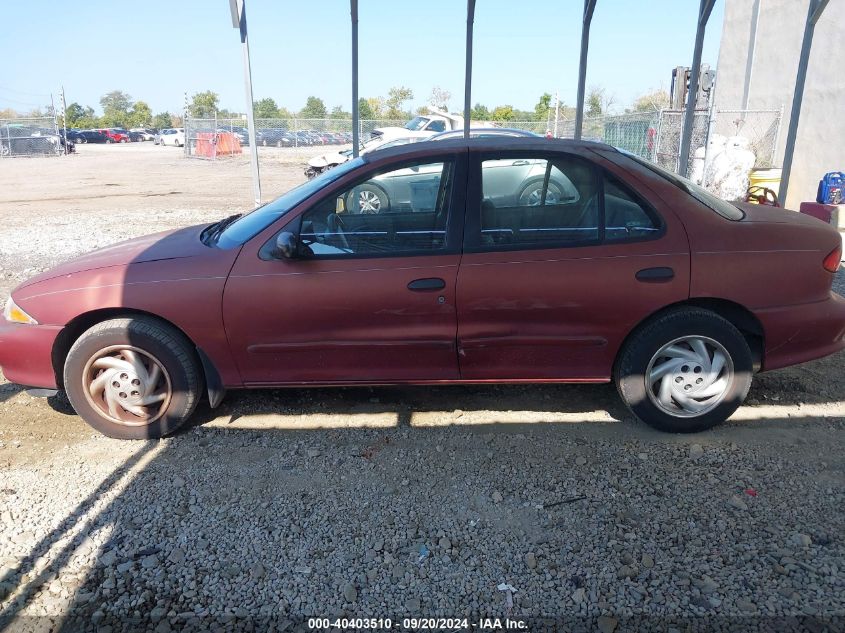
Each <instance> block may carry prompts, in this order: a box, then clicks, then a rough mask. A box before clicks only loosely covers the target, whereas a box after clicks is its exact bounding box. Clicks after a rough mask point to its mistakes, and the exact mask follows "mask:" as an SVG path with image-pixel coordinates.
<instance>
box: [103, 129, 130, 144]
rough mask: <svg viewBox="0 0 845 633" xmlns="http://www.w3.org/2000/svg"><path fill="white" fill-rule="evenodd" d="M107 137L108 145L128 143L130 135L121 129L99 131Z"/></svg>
mask: <svg viewBox="0 0 845 633" xmlns="http://www.w3.org/2000/svg"><path fill="white" fill-rule="evenodd" d="M99 131H100V132H102V133H103V134H105V135H106V139H107V140H106V143H128V142H129V133H128V132H127V131H126V130H122V129H120V128H101V129H100V130H99Z"/></svg>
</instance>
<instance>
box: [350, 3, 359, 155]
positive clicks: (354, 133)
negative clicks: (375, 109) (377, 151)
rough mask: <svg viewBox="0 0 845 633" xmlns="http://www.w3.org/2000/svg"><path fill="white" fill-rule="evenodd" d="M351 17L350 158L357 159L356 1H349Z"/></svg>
mask: <svg viewBox="0 0 845 633" xmlns="http://www.w3.org/2000/svg"><path fill="white" fill-rule="evenodd" d="M350 14H351V15H352V156H353V157H354V158H357V157H358V149H359V146H360V142H361V139H360V135H359V128H360V127H361V113H360V111H359V108H358V0H350Z"/></svg>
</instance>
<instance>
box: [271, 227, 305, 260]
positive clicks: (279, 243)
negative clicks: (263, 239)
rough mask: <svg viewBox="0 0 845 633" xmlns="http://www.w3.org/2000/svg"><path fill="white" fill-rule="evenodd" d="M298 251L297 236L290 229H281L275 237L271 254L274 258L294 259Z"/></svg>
mask: <svg viewBox="0 0 845 633" xmlns="http://www.w3.org/2000/svg"><path fill="white" fill-rule="evenodd" d="M298 251H299V238H298V237H297V236H296V235H294V234H293V233H291V232H290V231H282V232H281V233H279V236H278V237H277V238H276V247H275V248H274V249H273V252H272V255H273V257H274V258H276V259H295V258H296V255H297V252H298Z"/></svg>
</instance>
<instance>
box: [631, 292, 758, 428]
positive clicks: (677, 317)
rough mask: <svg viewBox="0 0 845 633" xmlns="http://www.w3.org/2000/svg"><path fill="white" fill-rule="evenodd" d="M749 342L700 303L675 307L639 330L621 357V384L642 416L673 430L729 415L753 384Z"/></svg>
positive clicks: (714, 422) (711, 423) (712, 422)
mask: <svg viewBox="0 0 845 633" xmlns="http://www.w3.org/2000/svg"><path fill="white" fill-rule="evenodd" d="M752 373H753V360H752V357H751V350H750V349H749V347H748V342H747V341H746V340H745V337H744V336H743V335H742V333H741V332H740V331H739V330H737V329H736V327H734V325H733V324H732V323H730V321H728V320H726V319H724V318H722V317H721V316H719V315H717V314H715V313H714V312H710V311H709V310H702V309H699V308H681V309H677V310H671V311H669V312H667V313H665V314H663V315H661V316H659V317H657V318H656V319H654V320H652V321H651V322H650V323H648V324H646V325H645V326H644V327H642V328H641V329H639V330H638V331H637V332H635V333H634V334H633V335H632V336H631V338H630V339H629V341H628V342H627V343H626V344H625V347H624V348H623V350H622V352H621V354H620V356H619V358H618V360H617V363H616V371H615V374H616V375H615V378H616V386H617V388H618V390H619V395H620V396H621V397H622V400H624V402H625V404H626V405H627V406H628V408H629V409H630V410H631V412H632V413H633V414H634V415H636V416H637V417H638V418H639V419H640V420H642V421H643V422H645V423H647V424H649V425H651V426H653V427H655V428H657V429H660V430H662V431H670V432H673V433H692V432H696V431H703V430H705V429H708V428H710V427H712V426H715V425H717V424H719V423H720V422H723V421H724V420H726V419H727V418H729V417H730V416H731V415H732V414H733V412H734V411H736V409H737V408H738V407H739V406H740V405H741V404H742V402H743V401H744V400H745V397H746V395H747V394H748V389H749V387H750V386H751V376H752Z"/></svg>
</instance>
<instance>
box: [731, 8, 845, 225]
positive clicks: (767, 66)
mask: <svg viewBox="0 0 845 633" xmlns="http://www.w3.org/2000/svg"><path fill="white" fill-rule="evenodd" d="M755 2H759V3H760V10H759V18H758V21H757V37H756V46H755V48H754V55H753V61H752V63H751V64H750V73H749V72H748V70H749V68H748V66H749V63H748V62H749V43H750V41H751V38H752V13H753V8H754V5H755ZM809 3H810V0H725V17H724V24H723V27H722V40H721V45H720V48H719V65H718V74H717V80H716V98H715V100H716V106H717V108H720V109H735V108H743V107H747V108H750V109H778V108H780V107H781V106H783V109H784V117H783V120H782V122H781V133H780V136H779V139H778V146H777V148H776V151H775V164H776V165H777V166H781V165H782V164H783V153H784V145H785V142H786V130H787V127H788V125H789V115H790V110H791V108H792V95H793V91H794V90H795V76H796V74H797V72H798V56H799V54H800V51H801V40H802V38H803V35H804V24H805V22H806V18H807V8H808V6H809ZM843 15H845V0H830V2H829V4H828V6H827V8H826V9H825V11H824V13H823V14H822V17H821V19H820V20H819V22H818V24H817V25H816V30H815V36H814V38H813V48H812V51H811V53H810V63H809V67H808V70H807V81H806V84H805V86H804V101H803V105H802V108H801V118H800V120H799V125H798V136H797V139H796V143H795V155H794V159H793V162H792V176H791V178H790V183H789V193H788V199H787V200H786V204H785V206H787V207H789V208H792V209H797V208H798V206H799V204H800V203H801V201H804V200H814V199H815V197H816V189H817V187H818V182H819V179H820V178H821V177H822V176H823V175H824V174H825V173H827V172H829V171H845V74H843V73H845V71H843V68H845V27H843V25H845V20H844V19H843ZM749 75H750V77H749ZM749 79H750V80H749ZM746 88H747V90H748V99H747V105H744V103H743V96H744V94H745V90H746Z"/></svg>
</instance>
